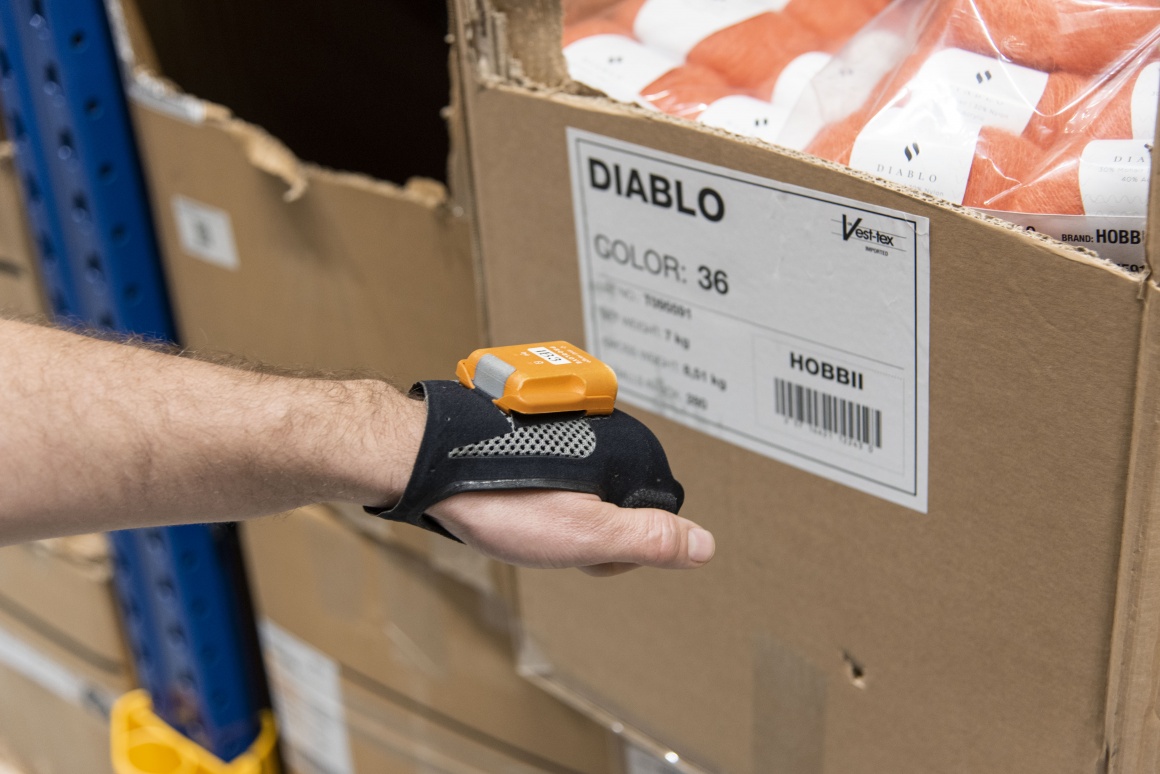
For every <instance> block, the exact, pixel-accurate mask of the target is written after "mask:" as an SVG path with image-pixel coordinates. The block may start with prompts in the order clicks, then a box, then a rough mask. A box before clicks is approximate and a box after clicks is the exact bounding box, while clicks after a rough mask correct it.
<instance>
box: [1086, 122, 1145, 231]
mask: <svg viewBox="0 0 1160 774" xmlns="http://www.w3.org/2000/svg"><path fill="white" fill-rule="evenodd" d="M1150 145H1151V140H1148V141H1144V140H1094V141H1092V142H1089V143H1088V144H1087V145H1086V146H1085V147H1084V149H1083V154H1082V155H1081V156H1080V159H1079V193H1080V196H1081V197H1082V198H1083V211H1084V214H1085V215H1138V216H1141V217H1143V216H1145V215H1147V213H1148V178H1149V174H1150V172H1151V171H1152V154H1151V151H1150V149H1149V146H1150Z"/></svg>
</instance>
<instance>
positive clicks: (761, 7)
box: [632, 0, 789, 60]
mask: <svg viewBox="0 0 1160 774" xmlns="http://www.w3.org/2000/svg"><path fill="white" fill-rule="evenodd" d="M788 3H789V0H646V2H645V4H644V5H643V6H641V9H640V10H639V11H637V13H636V21H634V22H633V25H632V29H633V33H634V34H635V35H636V36H637V37H638V38H640V40H641V41H642V42H643V43H645V44H646V45H648V47H649V48H654V49H656V50H658V51H664V52H665V53H666V54H671V55H672V56H676V57H680V58H681V59H682V60H683V59H684V58H685V57H686V56H688V55H689V52H690V51H692V50H693V48H694V47H695V46H696V45H697V44H698V43H700V42H701V41H702V40H704V39H705V38H707V37H709V36H710V35H712V34H713V33H715V32H720V31H721V30H723V29H725V28H726V27H732V26H733V25H734V24H740V23H741V22H743V21H745V20H746V19H751V18H753V17H754V16H759V15H760V14H763V13H766V12H767V11H780V10H781V9H782V8H785V6H786V5H787V4H788Z"/></svg>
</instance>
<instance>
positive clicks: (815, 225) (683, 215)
mask: <svg viewBox="0 0 1160 774" xmlns="http://www.w3.org/2000/svg"><path fill="white" fill-rule="evenodd" d="M568 142H569V152H570V161H571V171H572V185H573V201H574V205H575V217H576V230H577V237H578V242H579V255H580V270H581V278H582V288H583V290H582V292H583V299H584V315H585V331H586V334H587V345H588V349H589V350H590V351H591V352H592V353H593V354H595V355H596V356H597V357H599V358H601V359H602V360H604V361H605V362H607V363H609V364H610V365H611V366H612V367H613V369H614V370H615V371H616V374H617V377H618V379H619V383H620V396H621V397H622V398H623V399H624V400H625V401H626V402H629V403H633V404H635V405H638V406H642V407H644V408H647V409H649V410H652V411H657V412H659V413H661V414H663V415H665V416H667V417H670V418H672V419H674V420H675V421H678V422H681V423H683V424H685V425H688V426H690V427H693V428H696V429H698V430H701V431H703V432H705V433H708V434H710V435H712V436H714V437H717V438H721V439H724V440H727V441H730V442H733V443H735V444H737V445H739V446H742V447H744V448H746V449H749V450H751V451H754V452H757V453H760V454H764V455H766V456H769V457H772V458H773V459H776V460H780V461H782V462H785V463H787V464H790V465H795V466H797V467H799V468H803V469H805V470H808V471H810V472H812V473H815V474H817V475H819V476H823V477H825V478H827V479H830V480H833V481H837V482H840V483H842V484H845V485H847V486H851V487H854V488H856V489H859V490H861V491H863V492H868V493H870V494H873V495H877V496H879V497H882V498H884V499H887V500H890V501H891V502H895V503H899V504H901V505H905V506H907V507H910V508H913V509H915V510H917V511H921V512H924V513H925V512H926V507H927V492H926V488H927V401H928V388H927V382H928V376H927V373H928V354H927V353H928V344H927V340H928V332H929V325H930V323H929V319H930V313H929V308H930V299H929V273H930V259H929V227H928V222H927V220H926V219H925V218H921V217H917V216H913V215H908V214H906V213H902V212H898V211H895V210H889V209H886V208H883V207H877V206H874V205H869V204H865V203H862V202H856V201H852V200H849V199H843V198H840V197H836V196H831V195H829V194H824V193H819V192H817V191H811V190H808V189H805V188H800V187H798V186H794V185H789V184H787V183H781V182H779V181H775V180H768V179H764V178H760V177H756V176H754V175H750V174H746V173H743V172H737V171H734V170H730V169H726V168H723V167H718V166H715V165H712V164H705V163H702V162H698V161H693V160H690V159H687V158H682V157H680V156H675V155H672V154H668V153H663V152H660V151H656V150H652V149H650V148H645V147H641V146H638V145H632V144H629V143H625V142H621V141H618V140H613V139H610V138H607V137H602V136H600V135H595V134H591V133H588V132H583V131H579V130H576V129H569V130H568Z"/></svg>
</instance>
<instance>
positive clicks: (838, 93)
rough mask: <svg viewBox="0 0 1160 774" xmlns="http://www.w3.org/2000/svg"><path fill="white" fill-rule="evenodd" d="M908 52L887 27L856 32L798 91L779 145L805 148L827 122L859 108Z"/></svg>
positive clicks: (903, 42) (902, 40) (905, 43)
mask: <svg viewBox="0 0 1160 774" xmlns="http://www.w3.org/2000/svg"><path fill="white" fill-rule="evenodd" d="M909 51H910V48H909V46H908V45H907V42H906V39H905V38H903V37H901V36H899V35H896V34H894V33H892V32H889V31H886V30H867V31H863V32H860V33H859V34H857V35H855V36H854V37H853V38H852V39H851V40H850V42H849V43H847V44H846V46H845V47H844V48H843V49H842V50H841V51H839V52H838V53H837V54H835V55H834V57H833V58H832V59H831V60H830V61H829V62H827V63H826V65H825V66H824V67H822V68H821V69H820V70H819V71H818V72H817V73H816V74H815V75H814V77H813V78H812V79H810V81H809V83H808V84H806V85H805V87H803V89H802V90H801V92H799V95H798V98H797V99H795V100H794V107H793V113H792V114H791V115H790V118H789V121H788V122H787V123H786V127H785V130H784V131H783V132H782V136H781V137H780V138H779V142H780V144H782V145H784V146H785V147H787V148H793V149H795V150H802V149H804V148H805V147H806V146H807V145H809V144H810V141H811V140H813V139H814V137H816V136H817V134H818V132H820V131H821V130H822V129H823V128H824V127H825V126H826V125H828V124H832V123H836V122H838V121H841V120H842V119H844V118H846V117H847V116H849V115H850V114H852V113H853V112H854V111H856V110H858V108H860V107H861V106H862V103H863V102H865V101H866V95H867V94H869V93H870V92H871V91H872V90H873V89H874V85H875V84H876V83H878V82H879V80H881V79H882V77H883V76H885V75H886V74H887V73H889V72H890V71H892V70H894V69H895V68H896V67H898V66H899V64H900V63H901V62H902V60H903V58H904V57H905V56H906V54H907V53H908V52H909ZM805 56H808V54H807V55H805ZM799 58H800V57H799ZM795 61H796V60H795ZM791 64H792V63H791ZM787 69H788V67H787ZM782 74H783V75H784V74H785V72H784V71H783V73H782ZM780 85H781V79H780V78H779V79H778V86H779V87H780Z"/></svg>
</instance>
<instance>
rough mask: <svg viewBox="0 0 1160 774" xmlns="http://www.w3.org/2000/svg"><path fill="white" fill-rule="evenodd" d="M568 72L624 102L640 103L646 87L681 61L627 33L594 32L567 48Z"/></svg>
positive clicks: (575, 78) (574, 77)
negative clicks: (607, 33)
mask: <svg viewBox="0 0 1160 774" xmlns="http://www.w3.org/2000/svg"><path fill="white" fill-rule="evenodd" d="M564 59H565V60H566V61H567V63H568V74H569V75H571V76H572V79H573V80H576V81H579V82H580V83H583V84H584V85H586V86H591V87H592V88H594V89H600V91H602V92H604V93H605V94H607V95H608V96H609V97H612V98H613V99H615V100H619V101H621V102H637V101H638V99H639V97H640V93H641V92H642V91H643V90H644V88H645V87H646V86H648V85H649V84H650V83H652V82H653V81H655V80H656V79H657V78H660V77H661V76H662V75H664V74H665V73H667V72H668V71H669V70H672V69H673V68H674V67H677V66H678V65H679V64H680V62H678V61H677V60H675V59H673V58H672V57H669V56H666V55H664V54H662V53H660V52H659V51H653V50H652V49H650V48H647V47H646V46H642V45H641V44H640V43H637V42H636V41H635V40H633V39H632V38H629V37H626V36H624V35H593V36H592V37H589V38H581V39H580V40H578V41H576V42H575V43H573V44H572V45H570V46H568V47H567V48H565V49H564Z"/></svg>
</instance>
